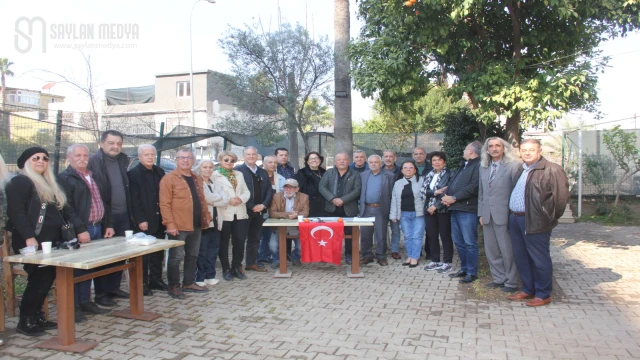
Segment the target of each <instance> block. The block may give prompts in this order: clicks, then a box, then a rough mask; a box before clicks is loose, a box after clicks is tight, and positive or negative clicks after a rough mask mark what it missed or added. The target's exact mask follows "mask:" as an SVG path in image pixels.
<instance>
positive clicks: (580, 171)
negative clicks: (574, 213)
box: [578, 116, 583, 219]
mask: <svg viewBox="0 0 640 360" xmlns="http://www.w3.org/2000/svg"><path fill="white" fill-rule="evenodd" d="M582 123H583V122H582V116H580V129H579V130H578V219H579V218H580V217H581V216H582Z"/></svg>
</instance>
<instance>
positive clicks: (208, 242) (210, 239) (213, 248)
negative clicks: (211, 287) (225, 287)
mask: <svg viewBox="0 0 640 360" xmlns="http://www.w3.org/2000/svg"><path fill="white" fill-rule="evenodd" d="M219 250H220V231H218V229H216V228H215V227H211V228H208V229H206V230H202V233H201V235H200V251H199V252H198V261H197V263H196V282H203V281H205V279H206V280H209V279H215V278H216V260H217V258H218V251H219Z"/></svg>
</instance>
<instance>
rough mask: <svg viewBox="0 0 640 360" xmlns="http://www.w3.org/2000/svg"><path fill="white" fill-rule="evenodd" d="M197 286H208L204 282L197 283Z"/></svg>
mask: <svg viewBox="0 0 640 360" xmlns="http://www.w3.org/2000/svg"><path fill="white" fill-rule="evenodd" d="M196 285H198V286H206V285H207V283H206V282H204V281H196Z"/></svg>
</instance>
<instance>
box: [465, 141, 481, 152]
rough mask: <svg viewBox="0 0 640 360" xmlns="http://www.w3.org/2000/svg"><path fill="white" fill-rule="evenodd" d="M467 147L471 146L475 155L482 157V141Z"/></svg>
mask: <svg viewBox="0 0 640 360" xmlns="http://www.w3.org/2000/svg"><path fill="white" fill-rule="evenodd" d="M467 146H471V150H473V152H474V153H476V154H478V155H480V149H482V143H481V142H480V141H478V140H476V141H474V142H472V143H470V144H469V145H467Z"/></svg>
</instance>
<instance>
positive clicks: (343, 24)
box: [333, 0, 353, 156]
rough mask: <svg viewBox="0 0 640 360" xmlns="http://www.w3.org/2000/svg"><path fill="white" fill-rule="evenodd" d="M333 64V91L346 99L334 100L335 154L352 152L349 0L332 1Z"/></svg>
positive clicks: (338, 98) (337, 98)
mask: <svg viewBox="0 0 640 360" xmlns="http://www.w3.org/2000/svg"><path fill="white" fill-rule="evenodd" d="M334 7H335V8H334V23H333V26H334V31H335V43H334V55H333V56H334V62H335V72H334V81H335V91H336V92H337V93H342V94H343V95H344V93H346V97H336V98H335V124H334V136H335V153H336V154H337V153H339V152H346V153H347V154H349V156H351V152H352V151H353V128H352V125H351V75H350V74H349V70H350V67H351V63H350V61H349V57H348V55H347V48H348V46H349V0H335V1H334Z"/></svg>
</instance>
